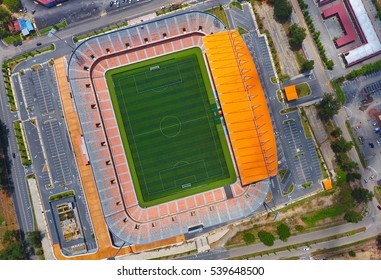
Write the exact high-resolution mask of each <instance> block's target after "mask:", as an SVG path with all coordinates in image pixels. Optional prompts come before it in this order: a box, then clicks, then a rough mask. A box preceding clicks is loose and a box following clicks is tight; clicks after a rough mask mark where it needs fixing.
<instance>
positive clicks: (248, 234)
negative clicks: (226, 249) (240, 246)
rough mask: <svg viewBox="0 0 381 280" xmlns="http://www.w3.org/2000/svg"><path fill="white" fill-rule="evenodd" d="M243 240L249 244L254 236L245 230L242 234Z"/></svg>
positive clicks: (253, 239) (253, 240)
mask: <svg viewBox="0 0 381 280" xmlns="http://www.w3.org/2000/svg"><path fill="white" fill-rule="evenodd" d="M243 240H244V241H245V243H246V245H249V244H252V243H254V242H255V236H254V234H252V233H250V232H245V234H244V235H243Z"/></svg>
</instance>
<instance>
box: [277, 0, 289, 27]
mask: <svg viewBox="0 0 381 280" xmlns="http://www.w3.org/2000/svg"><path fill="white" fill-rule="evenodd" d="M291 13H292V6H291V5H290V3H288V1H287V0H274V15H275V18H276V19H277V20H279V21H280V22H286V21H288V20H289V19H290V17H291Z"/></svg>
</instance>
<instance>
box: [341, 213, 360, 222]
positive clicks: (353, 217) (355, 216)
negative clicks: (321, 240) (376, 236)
mask: <svg viewBox="0 0 381 280" xmlns="http://www.w3.org/2000/svg"><path fill="white" fill-rule="evenodd" d="M344 219H345V220H346V221H347V222H348V223H358V222H360V221H361V220H362V215H361V213H358V212H356V211H348V212H347V213H345V215H344Z"/></svg>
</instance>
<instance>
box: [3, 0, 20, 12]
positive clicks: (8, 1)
mask: <svg viewBox="0 0 381 280" xmlns="http://www.w3.org/2000/svg"><path fill="white" fill-rule="evenodd" d="M3 4H4V5H5V6H7V7H8V9H9V10H11V11H12V12H18V11H19V10H20V9H21V2H20V0H3Z"/></svg>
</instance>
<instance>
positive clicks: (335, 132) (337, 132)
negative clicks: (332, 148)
mask: <svg viewBox="0 0 381 280" xmlns="http://www.w3.org/2000/svg"><path fill="white" fill-rule="evenodd" d="M342 134H343V132H342V131H341V129H340V127H336V128H335V129H334V130H332V132H331V136H332V137H335V138H337V137H340V136H341V135H342Z"/></svg>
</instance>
